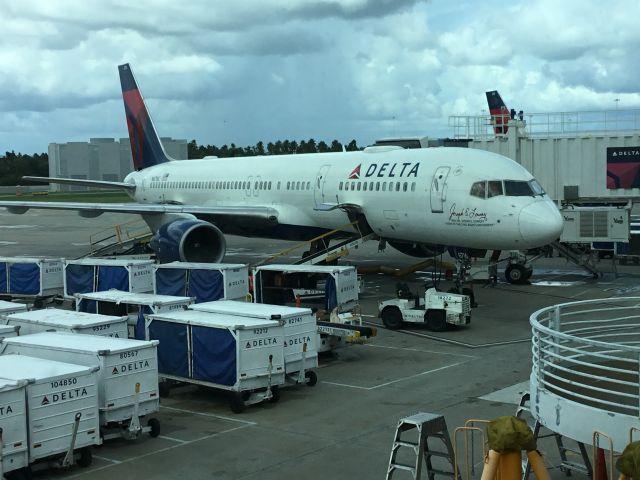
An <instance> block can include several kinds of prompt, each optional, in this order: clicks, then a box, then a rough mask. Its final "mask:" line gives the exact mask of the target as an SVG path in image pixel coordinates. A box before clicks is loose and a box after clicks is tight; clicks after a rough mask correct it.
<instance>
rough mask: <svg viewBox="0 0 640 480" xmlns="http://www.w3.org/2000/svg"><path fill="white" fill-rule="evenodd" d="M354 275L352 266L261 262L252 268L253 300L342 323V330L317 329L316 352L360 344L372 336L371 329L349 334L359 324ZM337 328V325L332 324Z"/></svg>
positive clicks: (374, 332) (319, 318)
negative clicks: (306, 310) (300, 309)
mask: <svg viewBox="0 0 640 480" xmlns="http://www.w3.org/2000/svg"><path fill="white" fill-rule="evenodd" d="M358 283H359V281H358V274H357V272H356V269H355V267H353V266H332V265H276V264H273V265H261V266H259V267H256V268H255V269H254V270H253V284H254V301H255V302H256V303H267V304H272V305H288V306H294V305H295V306H296V307H309V308H312V309H313V310H314V311H316V316H317V318H318V320H319V321H326V322H331V323H345V327H346V328H344V329H337V328H335V329H318V331H319V334H320V338H319V339H318V341H317V349H318V352H326V351H329V350H332V349H333V348H334V347H336V346H338V345H342V344H346V343H353V342H352V340H353V339H355V338H357V342H358V343H363V342H364V341H366V340H367V339H368V338H369V336H375V335H376V331H375V330H374V329H370V330H368V331H367V330H362V331H360V332H358V335H357V336H354V335H353V331H351V330H350V329H351V327H354V326H356V327H361V326H362V318H361V316H360V307H359V303H358ZM335 326H336V327H340V325H339V324H338V325H335Z"/></svg>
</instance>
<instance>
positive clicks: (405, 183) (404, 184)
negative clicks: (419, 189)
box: [402, 182, 407, 192]
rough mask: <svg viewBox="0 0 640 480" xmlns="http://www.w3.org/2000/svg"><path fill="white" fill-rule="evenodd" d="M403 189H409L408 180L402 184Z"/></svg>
mask: <svg viewBox="0 0 640 480" xmlns="http://www.w3.org/2000/svg"><path fill="white" fill-rule="evenodd" d="M402 191H403V192H406V191H407V182H404V183H403V184H402Z"/></svg>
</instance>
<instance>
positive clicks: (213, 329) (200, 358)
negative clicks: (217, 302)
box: [146, 310, 285, 413]
mask: <svg viewBox="0 0 640 480" xmlns="http://www.w3.org/2000/svg"><path fill="white" fill-rule="evenodd" d="M146 330H147V338H149V339H152V340H159V341H160V344H159V345H158V371H159V375H160V377H161V378H162V379H163V380H169V381H178V382H185V383H193V384H198V385H205V386H208V387H213V388H217V389H220V390H225V391H228V392H232V393H233V395H232V400H231V409H232V410H233V411H234V412H236V413H238V412H241V411H242V410H243V409H244V406H245V405H246V404H253V403H257V402H261V401H264V400H270V401H272V402H276V401H277V400H278V399H279V394H280V392H279V390H278V386H279V385H282V384H283V383H284V381H285V379H284V349H283V342H284V333H283V327H282V324H281V323H280V322H279V321H275V320H261V319H254V318H245V317H237V316H236V317H234V316H230V315H220V314H216V313H208V312H196V311H192V310H185V311H182V312H169V313H160V314H155V315H148V316H147V320H146ZM170 383H171V382H167V383H161V385H160V387H161V392H160V393H161V394H163V395H164V394H167V393H168V385H169V384H170Z"/></svg>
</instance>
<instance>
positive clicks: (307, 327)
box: [189, 300, 319, 386]
mask: <svg viewBox="0 0 640 480" xmlns="http://www.w3.org/2000/svg"><path fill="white" fill-rule="evenodd" d="M189 309H191V310H196V311H201V312H211V313H219V314H222V315H232V316H239V317H247V318H254V319H262V320H280V321H281V322H282V324H283V327H284V367H285V373H286V379H287V381H288V382H290V383H306V384H307V385H309V386H314V385H315V384H316V383H317V381H318V377H317V375H316V372H314V371H313V369H315V368H318V348H317V342H318V338H319V334H318V325H317V323H316V317H315V315H314V314H313V312H312V311H311V310H310V309H308V308H295V307H284V306H279V305H267V304H264V303H246V302H234V301H232V300H218V301H217V302H206V303H194V304H193V305H191V306H190V307H189Z"/></svg>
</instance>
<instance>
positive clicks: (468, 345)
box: [363, 322, 531, 348]
mask: <svg viewBox="0 0 640 480" xmlns="http://www.w3.org/2000/svg"><path fill="white" fill-rule="evenodd" d="M363 323H365V324H367V325H372V326H374V327H380V326H381V325H380V324H379V323H374V322H363ZM394 332H400V333H405V334H407V335H413V336H415V337H422V338H428V339H429V340H435V341H436V342H442V343H449V344H451V345H458V346H460V347H465V348H487V347H499V346H503V345H514V344H516V343H528V342H531V338H518V339H516V340H504V341H502V342H490V343H477V344H475V343H467V342H462V341H460V340H451V339H450V338H442V337H436V336H435V335H429V334H427V333H420V332H413V331H411V330H394Z"/></svg>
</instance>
